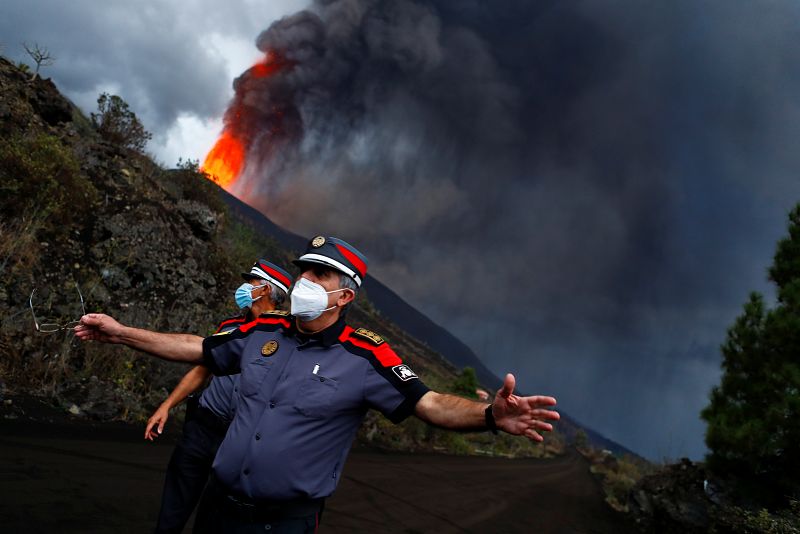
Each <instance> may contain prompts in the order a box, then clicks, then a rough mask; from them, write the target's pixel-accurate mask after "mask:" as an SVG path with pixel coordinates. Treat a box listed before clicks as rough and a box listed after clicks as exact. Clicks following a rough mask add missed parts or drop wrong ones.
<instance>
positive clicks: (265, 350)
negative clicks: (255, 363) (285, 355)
mask: <svg viewBox="0 0 800 534" xmlns="http://www.w3.org/2000/svg"><path fill="white" fill-rule="evenodd" d="M276 350H278V342H277V341H275V340H274V339H273V340H271V341H267V342H266V343H264V346H263V347H261V355H262V356H272V355H273V354H275V351H276Z"/></svg>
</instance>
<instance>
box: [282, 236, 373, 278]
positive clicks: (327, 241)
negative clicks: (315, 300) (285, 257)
mask: <svg viewBox="0 0 800 534" xmlns="http://www.w3.org/2000/svg"><path fill="white" fill-rule="evenodd" d="M293 263H294V264H295V265H298V266H302V264H304V263H316V264H319V265H325V266H326V267H330V268H332V269H334V270H337V271H339V272H341V273H344V274H346V275H347V276H349V277H350V278H352V279H353V280H354V281H355V283H356V285H358V286H359V287H361V283H362V282H363V281H364V277H365V276H366V275H367V258H366V257H365V256H364V255H363V254H361V253H360V252H359V251H358V249H356V248H355V247H354V246H353V245H351V244H349V243H348V242H346V241H343V240H341V239H338V238H336V237H323V236H317V237H315V238H313V239H312V240H311V241H309V242H308V247H306V251H305V253H304V254H303V255H302V256H300V257H299V258H297V259H296V260H294V262H293Z"/></svg>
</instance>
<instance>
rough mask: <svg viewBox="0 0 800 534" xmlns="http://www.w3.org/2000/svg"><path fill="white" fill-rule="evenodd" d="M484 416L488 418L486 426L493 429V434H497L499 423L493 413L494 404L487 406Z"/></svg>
mask: <svg viewBox="0 0 800 534" xmlns="http://www.w3.org/2000/svg"><path fill="white" fill-rule="evenodd" d="M483 414H484V417H485V419H486V428H487V429H488V430H491V431H492V434H494V435H497V423H496V422H495V420H494V414H493V413H492V405H491V404H490V405H489V406H487V407H486V410H485V411H484V412H483Z"/></svg>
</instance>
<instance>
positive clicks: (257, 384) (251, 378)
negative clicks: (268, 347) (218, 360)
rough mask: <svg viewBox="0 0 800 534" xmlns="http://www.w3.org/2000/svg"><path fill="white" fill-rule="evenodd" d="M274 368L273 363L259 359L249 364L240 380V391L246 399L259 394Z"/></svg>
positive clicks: (243, 370)
mask: <svg viewBox="0 0 800 534" xmlns="http://www.w3.org/2000/svg"><path fill="white" fill-rule="evenodd" d="M271 368H272V361H270V360H267V359H265V358H259V359H258V360H253V361H251V362H250V363H248V364H247V365H246V366H245V367H244V368H243V369H242V374H241V378H240V379H239V390H240V391H241V394H242V395H244V396H245V397H250V396H253V395H256V394H258V392H259V390H260V389H261V384H262V383H263V382H264V379H265V378H266V377H267V375H268V374H269V370H270V369H271Z"/></svg>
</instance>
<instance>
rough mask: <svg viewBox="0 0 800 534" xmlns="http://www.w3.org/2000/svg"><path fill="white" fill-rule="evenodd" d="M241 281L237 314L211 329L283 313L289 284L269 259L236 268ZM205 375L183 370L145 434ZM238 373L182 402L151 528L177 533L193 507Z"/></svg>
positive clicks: (155, 430)
mask: <svg viewBox="0 0 800 534" xmlns="http://www.w3.org/2000/svg"><path fill="white" fill-rule="evenodd" d="M242 278H243V279H244V283H243V284H242V285H241V286H239V287H238V288H237V289H236V292H235V293H234V300H235V301H236V306H237V307H238V308H239V309H240V310H241V313H240V315H237V316H236V317H231V318H229V319H226V320H224V321H222V322H221V323H220V325H219V326H218V327H217V331H216V332H217V333H220V332H226V331H229V330H232V329H235V328H237V327H238V326H239V325H241V324H244V323H246V322H248V321H252V320H253V319H255V318H257V317H259V316H267V315H268V314H272V315H278V316H284V315H286V312H279V311H276V308H278V307H280V306H281V305H282V304H283V302H284V300H285V297H286V293H287V291H288V289H289V287H290V286H291V276H290V275H289V273H288V272H286V271H285V270H283V269H281V268H280V267H278V266H277V265H275V264H274V263H270V262H268V261H266V260H263V259H261V260H258V261H256V262H255V263H254V264H253V267H252V268H251V269H250V271H249V272H246V273H242ZM209 378H211V373H210V371H209V370H208V368H207V367H204V366H202V365H198V366H196V367H194V368H193V369H192V370H191V371H189V372H188V373H186V375H185V376H184V377H183V379H182V380H181V381H180V383H179V384H178V386H177V387H176V388H175V389H174V390H173V391H172V393H171V394H170V395H169V397H167V399H166V400H165V401H164V402H163V403H162V404H161V406H159V408H158V409H157V410H156V411H155V413H154V414H153V415H152V416H151V417H150V419H149V420H148V422H147V428H146V429H145V438H146V439H149V440H151V441H152V440H153V439H155V438H157V437H158V436H159V435H161V433H162V432H163V430H164V425H165V424H166V422H167V419H168V417H169V411H170V410H171V409H172V408H174V407H176V406H177V405H178V404H180V403H181V402H182V401H183V400H184V399H186V398H187V397H189V396H190V394H192V393H193V392H195V391H197V390H198V389H200V388H202V386H203V385H204V384H206V383H207V382H208V380H209ZM238 386H239V375H238V374H235V375H229V376H219V377H214V378H211V381H210V383H209V385H208V387H207V388H206V389H205V390H203V392H202V394H201V395H200V396H199V397H193V399H194V400H195V401H196V402H194V403H193V402H192V398H190V401H189V403H190V404H196V406H195V407H194V408H193V409H189V408H188V407H187V417H186V421H185V423H184V429H183V435H182V436H181V439H180V441H179V442H178V444H177V445H176V446H175V450H174V451H173V453H172V456H171V458H170V461H169V465H168V467H167V473H166V477H165V480H164V490H163V492H162V497H161V510H160V512H159V515H158V523H157V525H156V529H155V532H156V533H168V532H170V533H173V532H174V533H179V532H182V531H183V528H184V526H185V525H186V522H187V521H188V520H189V517H190V516H191V514H192V511H193V510H194V508H195V506H197V503H198V501H199V500H200V496H201V494H202V492H203V489H204V488H205V485H206V482H207V481H208V476H209V473H210V472H211V464H212V462H213V461H214V457H215V456H216V454H217V449H218V448H219V446H220V444H221V443H222V440H223V439H224V438H225V433H226V432H227V430H228V426H229V425H230V422H231V420H232V419H233V416H234V414H235V412H236V398H237V396H238Z"/></svg>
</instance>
